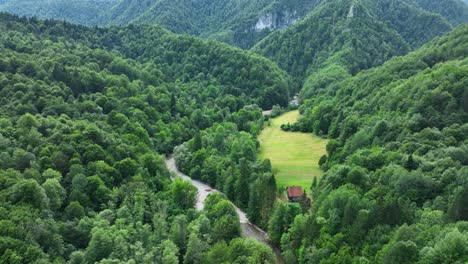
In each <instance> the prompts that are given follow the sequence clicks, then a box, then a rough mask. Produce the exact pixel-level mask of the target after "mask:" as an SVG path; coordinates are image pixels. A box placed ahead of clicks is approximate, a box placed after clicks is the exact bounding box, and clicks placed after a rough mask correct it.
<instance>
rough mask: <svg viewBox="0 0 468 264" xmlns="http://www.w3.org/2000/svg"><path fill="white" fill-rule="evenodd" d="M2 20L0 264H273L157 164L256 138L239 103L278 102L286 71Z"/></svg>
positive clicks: (135, 35)
mask: <svg viewBox="0 0 468 264" xmlns="http://www.w3.org/2000/svg"><path fill="white" fill-rule="evenodd" d="M0 20H1V22H0V32H1V34H0V51H1V54H2V57H1V59H0V87H1V88H0V94H1V95H0V98H1V99H0V101H1V106H0V149H1V153H0V179H1V180H0V184H1V188H0V189H1V191H0V204H1V206H0V210H1V211H2V214H1V217H0V225H1V228H0V230H1V236H0V262H1V263H52V262H54V263H62V262H65V261H70V263H94V262H101V263H179V261H181V262H184V263H200V261H203V262H204V263H219V262H218V258H219V257H220V252H222V256H221V257H222V258H223V259H225V260H226V261H228V262H234V261H240V262H243V261H253V262H255V263H259V262H263V260H265V261H269V262H270V263H271V262H272V258H273V259H274V257H273V255H272V253H271V249H270V248H268V247H266V246H264V245H260V244H258V243H257V242H256V241H253V240H248V239H247V240H246V239H241V238H238V237H239V236H240V226H239V220H238V216H237V213H236V211H235V208H234V207H233V205H232V204H231V203H230V202H227V201H226V200H225V198H222V197H220V198H216V199H215V198H212V199H215V200H213V201H212V202H211V204H210V206H206V207H205V209H204V211H202V212H197V211H195V210H194V209H193V206H194V203H195V195H196V189H195V188H194V187H193V186H192V185H191V184H190V183H189V182H182V181H180V180H176V181H175V182H174V183H171V181H170V179H169V176H170V174H169V172H168V171H167V169H166V167H165V164H164V158H163V157H162V156H161V155H160V154H163V153H168V152H171V151H172V149H173V147H174V146H176V145H178V144H180V143H182V142H185V141H187V140H189V139H190V138H192V137H193V136H194V135H196V134H197V133H196V131H199V130H203V129H205V128H208V127H211V126H212V125H213V124H215V123H223V122H225V121H229V122H230V123H229V124H230V126H232V127H236V129H238V130H239V131H244V130H245V131H248V132H250V131H255V130H257V131H258V130H259V129H260V127H259V126H261V125H262V124H257V123H258V122H257V119H258V116H259V115H261V109H260V108H259V107H258V106H255V105H253V106H249V105H250V104H255V103H260V104H262V103H261V102H260V101H259V100H263V99H262V98H268V100H270V99H272V98H275V96H273V97H272V96H269V95H265V94H264V93H272V94H275V93H278V96H277V98H278V100H274V101H271V102H270V103H266V102H265V104H266V105H265V106H268V104H277V103H281V101H285V98H287V92H288V81H287V75H286V74H285V73H284V72H282V71H281V70H279V69H278V68H277V67H276V66H275V65H274V64H272V63H271V62H270V61H268V60H266V59H263V58H260V57H259V56H258V55H254V54H251V53H247V52H243V51H241V50H238V49H235V48H231V47H228V46H226V45H224V44H220V43H216V42H213V41H211V42H204V41H201V40H198V39H195V38H193V37H189V36H176V35H173V34H172V33H169V32H167V31H165V30H163V29H161V28H158V27H143V26H142V27H129V28H109V29H89V28H86V27H82V26H75V25H71V24H68V23H64V22H55V21H38V20H36V19H20V18H17V17H14V16H11V15H7V14H1V15H0ZM150 43H151V44H150ZM190 63H193V64H194V65H192V66H191V65H190ZM284 78H286V79H284ZM286 101H287V99H286ZM239 110H241V111H240V112H238V111H239ZM254 151H255V150H254ZM247 184H249V182H247ZM229 212H231V213H229ZM231 251H232V253H229V254H228V253H227V252H231Z"/></svg>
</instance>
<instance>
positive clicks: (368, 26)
mask: <svg viewBox="0 0 468 264" xmlns="http://www.w3.org/2000/svg"><path fill="white" fill-rule="evenodd" d="M451 28H452V26H451V25H450V24H449V23H448V22H447V21H446V20H445V19H444V18H442V17H441V16H440V15H438V14H434V13H430V12H427V11H425V10H423V9H421V8H419V7H417V6H416V5H414V4H411V3H408V2H407V1H404V0H377V1H370V0H361V1H348V0H332V1H323V2H321V3H320V4H319V5H318V6H317V7H316V8H314V9H313V10H312V11H311V12H310V14H309V15H308V16H307V17H306V18H305V19H303V20H301V21H300V22H298V23H297V24H295V25H293V26H291V27H288V28H287V29H285V30H281V31H277V32H274V33H273V34H271V35H269V36H268V37H266V38H265V39H263V40H262V41H260V42H259V43H257V44H256V45H255V46H254V47H253V49H252V50H253V51H254V52H257V53H259V54H261V55H263V56H266V57H268V58H271V59H273V60H274V61H276V62H277V63H278V64H279V65H280V66H281V67H282V68H283V69H285V70H286V71H288V72H289V73H290V74H291V76H293V77H294V78H295V82H296V84H297V85H299V86H300V85H301V84H302V82H303V81H304V80H305V79H307V78H308V77H310V79H312V80H314V82H316V81H317V80H318V79H317V78H315V77H316V76H319V75H320V72H321V71H326V70H327V69H329V68H330V67H333V68H334V71H333V72H334V74H336V76H334V77H331V76H329V77H330V78H331V79H334V78H342V77H344V76H346V75H349V74H351V75H354V74H356V73H358V72H359V71H361V70H364V69H368V68H371V67H375V66H378V65H381V64H382V63H384V62H385V61H387V60H388V59H390V58H391V57H393V56H398V55H403V54H406V53H408V52H409V51H410V50H412V49H414V48H416V47H419V46H420V45H422V44H424V43H426V42H427V41H429V40H431V39H432V38H434V37H436V36H441V35H443V34H445V33H446V32H448V31H450V30H451ZM306 82H307V81H306ZM314 85H315V84H314ZM299 88H300V87H298V89H299Z"/></svg>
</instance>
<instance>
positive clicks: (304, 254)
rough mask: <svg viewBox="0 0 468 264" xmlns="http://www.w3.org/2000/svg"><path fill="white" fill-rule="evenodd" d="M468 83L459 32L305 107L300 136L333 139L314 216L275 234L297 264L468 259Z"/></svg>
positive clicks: (463, 37)
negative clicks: (309, 133) (467, 207)
mask: <svg viewBox="0 0 468 264" xmlns="http://www.w3.org/2000/svg"><path fill="white" fill-rule="evenodd" d="M467 76H468V26H460V27H458V28H456V29H455V30H454V31H453V32H450V33H449V34H448V35H447V36H444V37H442V38H438V39H436V40H434V41H432V42H430V43H429V44H427V45H425V46H423V47H422V48H420V49H418V50H417V51H415V52H413V53H410V54H409V55H407V56H404V57H398V58H394V59H392V60H390V61H388V62H386V63H385V64H384V65H382V66H380V67H377V68H372V69H370V70H367V71H363V72H361V73H359V74H357V75H356V76H354V77H348V78H344V79H343V80H342V81H338V82H335V83H334V84H331V85H328V86H327V85H324V86H323V87H322V88H323V89H319V90H317V91H315V93H314V94H315V95H314V96H313V97H310V98H309V99H306V100H305V103H304V104H303V105H302V106H301V107H300V111H301V112H302V113H303V118H302V119H301V120H300V122H299V123H298V124H296V125H295V129H299V130H303V131H313V132H314V133H316V134H327V135H328V137H329V143H328V145H327V152H328V154H327V155H326V156H324V157H323V158H322V159H321V161H320V164H321V166H322V168H324V169H325V170H326V171H327V172H326V175H325V176H324V177H323V178H322V181H321V182H320V183H319V184H318V185H314V186H312V194H313V200H314V204H313V209H312V210H311V212H310V213H308V214H307V215H305V216H300V217H297V218H296V220H295V221H294V223H293V224H292V226H291V227H290V228H289V230H288V232H285V233H281V232H280V233H273V234H271V236H273V237H282V239H281V243H280V244H281V248H282V249H283V252H284V255H285V256H288V258H289V259H290V261H296V260H298V261H299V263H318V262H320V263H353V262H358V263H359V262H362V261H364V262H366V263H367V262H368V263H395V261H403V262H405V263H464V262H466V261H468V259H467V255H466V252H467V250H468V246H467V245H468V244H467V243H466V241H468V229H467V221H468V213H467V211H466V210H465V209H464V208H463V206H462V204H466V203H467V202H468V199H467V198H468V196H467V193H468V182H467V181H466V179H467V178H466V175H467V173H468V160H467V159H466V157H468V146H467V139H468V137H467V135H468V125H467V124H468V104H467V102H468V90H467V89H466V87H468V86H467V85H468V78H467ZM274 215H275V214H274ZM278 217H281V214H279V216H278ZM277 221H280V220H279V219H276V218H274V219H272V222H271V223H272V225H274V224H275V223H277ZM298 230H301V231H298ZM298 244H300V246H298ZM298 248H301V250H297V249H298Z"/></svg>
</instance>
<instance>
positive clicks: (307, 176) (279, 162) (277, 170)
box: [259, 111, 327, 190]
mask: <svg viewBox="0 0 468 264" xmlns="http://www.w3.org/2000/svg"><path fill="white" fill-rule="evenodd" d="M298 117H299V111H291V112H287V113H285V114H283V115H281V116H279V117H276V118H274V119H272V120H271V126H266V127H265V128H264V129H263V131H262V132H261V133H260V136H259V141H260V144H261V148H260V154H259V156H260V158H262V159H266V158H268V159H270V160H271V164H272V166H273V172H274V174H275V177H276V182H277V184H278V186H283V187H287V186H293V185H297V186H302V187H303V188H304V190H309V189H310V185H311V184H312V181H313V179H314V177H321V176H322V174H323V172H322V170H321V169H320V167H319V165H318V161H319V159H320V157H321V156H322V155H324V154H326V148H325V147H326V145H327V140H326V139H323V138H320V137H317V136H314V135H313V134H309V133H299V132H285V131H283V130H281V127H280V126H281V125H282V124H286V123H288V122H289V123H291V124H292V123H294V122H295V121H296V120H297V118H298Z"/></svg>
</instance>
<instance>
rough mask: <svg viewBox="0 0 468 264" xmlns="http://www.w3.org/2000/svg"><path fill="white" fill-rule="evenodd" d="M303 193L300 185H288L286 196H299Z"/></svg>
mask: <svg viewBox="0 0 468 264" xmlns="http://www.w3.org/2000/svg"><path fill="white" fill-rule="evenodd" d="M303 194H304V192H303V191H302V188H301V187H300V186H291V187H288V197H301V196H302V195H303Z"/></svg>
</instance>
